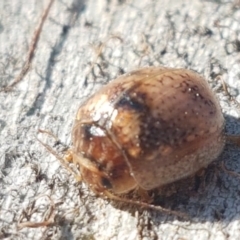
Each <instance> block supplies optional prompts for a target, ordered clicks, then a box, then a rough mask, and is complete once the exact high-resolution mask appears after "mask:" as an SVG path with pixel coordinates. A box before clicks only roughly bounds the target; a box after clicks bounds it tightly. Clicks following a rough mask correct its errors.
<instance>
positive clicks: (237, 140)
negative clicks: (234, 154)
mask: <svg viewBox="0 0 240 240" xmlns="http://www.w3.org/2000/svg"><path fill="white" fill-rule="evenodd" d="M226 139H227V141H229V142H231V143H233V144H235V145H236V146H238V147H240V135H226Z"/></svg>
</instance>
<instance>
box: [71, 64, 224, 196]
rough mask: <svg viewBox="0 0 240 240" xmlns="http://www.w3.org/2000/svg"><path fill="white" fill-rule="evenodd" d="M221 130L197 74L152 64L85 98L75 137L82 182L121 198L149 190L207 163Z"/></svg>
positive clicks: (217, 110)
mask: <svg viewBox="0 0 240 240" xmlns="http://www.w3.org/2000/svg"><path fill="white" fill-rule="evenodd" d="M223 129H224V118H223V115H222V113H221V109H220V106H219V103H218V101H217V99H216V97H215V95H214V94H213V93H212V91H211V89H210V88H209V86H208V84H207V82H206V81H205V80H204V79H203V78H202V77H200V76H199V75H198V74H196V73H194V72H192V71H189V70H185V69H170V68H157V67H149V68H143V69H140V70H138V71H134V72H132V73H129V74H126V75H123V76H121V77H119V78H117V79H116V80H113V81H112V82H110V83H109V84H108V85H106V86H104V87H103V88H102V89H101V90H100V91H98V92H97V93H96V94H95V95H94V96H92V97H91V98H90V99H89V100H87V101H86V102H85V103H84V104H83V105H82V106H81V107H80V108H79V111H78V113H77V120H76V122H75V125H74V128H73V134H72V138H73V144H74V152H75V158H77V159H78V161H77V162H78V163H79V165H80V170H81V173H82V175H83V179H84V180H85V181H86V182H88V183H89V184H91V185H92V187H93V188H94V190H95V191H103V190H104V189H106V188H107V189H111V190H112V191H113V192H115V193H122V192H127V191H129V190H131V189H133V188H135V187H136V186H140V187H141V188H144V189H146V190H150V189H153V188H156V187H159V186H162V185H165V184H167V183H171V182H173V181H176V180H178V179H181V178H183V177H186V176H189V175H192V174H193V173H195V172H197V171H198V170H199V169H201V168H202V167H205V166H207V165H208V164H209V163H210V162H212V161H213V160H214V159H216V158H217V157H218V155H219V154H220V153H221V151H222V149H223V146H224V133H223ZM81 158H86V159H89V163H88V164H81ZM82 162H84V161H83V160H82Z"/></svg>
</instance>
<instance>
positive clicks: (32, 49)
mask: <svg viewBox="0 0 240 240" xmlns="http://www.w3.org/2000/svg"><path fill="white" fill-rule="evenodd" d="M53 2H54V0H50V1H49V3H48V6H47V7H46V9H45V10H44V12H43V14H42V17H41V20H40V24H39V26H38V27H37V28H36V30H35V32H34V34H33V38H32V41H31V44H30V47H29V50H28V54H27V60H26V62H25V64H24V65H23V68H22V70H21V72H20V73H19V74H18V75H17V77H16V78H15V79H14V81H13V82H12V83H11V84H10V85H9V86H6V87H4V88H2V89H0V92H9V91H12V89H13V88H14V87H15V86H16V85H17V84H18V83H19V82H21V81H22V79H23V78H24V76H25V75H26V74H27V72H28V70H29V68H30V66H31V63H32V60H33V57H34V54H35V51H36V48H37V44H38V41H39V37H40V34H41V32H42V28H43V25H44V22H45V20H46V18H47V16H48V13H49V11H50V8H51V6H52V4H53Z"/></svg>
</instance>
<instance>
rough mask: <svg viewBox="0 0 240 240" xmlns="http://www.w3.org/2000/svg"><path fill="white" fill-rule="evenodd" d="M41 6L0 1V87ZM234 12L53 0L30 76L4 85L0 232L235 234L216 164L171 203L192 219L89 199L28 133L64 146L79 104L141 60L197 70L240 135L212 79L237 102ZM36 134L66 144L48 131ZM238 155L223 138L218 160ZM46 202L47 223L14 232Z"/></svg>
mask: <svg viewBox="0 0 240 240" xmlns="http://www.w3.org/2000/svg"><path fill="white" fill-rule="evenodd" d="M46 5H47V1H43V2H42V1H37V0H33V1H19V0H12V1H0V86H1V87H2V86H4V85H6V84H9V83H11V82H12V81H13V79H14V77H15V76H16V75H17V74H18V73H19V71H20V69H21V67H22V66H23V63H24V60H25V58H26V54H27V51H28V46H29V44H30V41H31V38H32V34H33V32H34V29H35V28H36V26H37V23H38V22H39V17H40V15H41V13H42V11H43V9H44V7H45V6H46ZM239 19H240V9H239V3H238V2H237V1H235V2H233V1H198V0H194V1H174V0H168V1H167V0H166V1H165V0H159V1H147V0H145V1H135V0H128V1H127V0H126V1H120V0H118V1H117V0H112V1H104V0H98V1H94V0H89V1H84V0H71V1H67V0H61V1H60V0H58V1H57V0H56V1H55V3H54V4H53V6H52V9H51V11H50V14H49V18H48V19H47V21H46V23H45V25H44V28H43V31H42V33H41V38H40V41H39V44H38V46H37V51H36V54H35V58H34V60H33V63H32V67H31V69H30V71H29V73H28V74H27V76H26V77H25V78H24V79H23V81H22V82H21V83H20V84H18V85H17V86H16V87H15V88H14V91H12V92H10V93H3V92H1V93H0V239H1V238H6V239H121V240H122V239H141V238H142V239H238V237H239V236H240V223H239V214H240V210H239V200H240V195H239V191H240V189H239V178H237V177H233V176H232V175H230V174H226V172H223V171H216V172H215V173H212V176H214V177H213V178H212V179H214V180H213V181H210V182H209V181H208V182H207V184H206V185H207V187H206V188H205V190H204V191H203V192H201V193H198V194H195V195H189V196H188V198H187V199H184V201H182V199H180V198H179V201H178V199H175V203H178V204H177V205H174V206H172V207H173V209H177V210H181V211H186V212H187V213H188V214H189V215H191V216H193V218H192V220H191V221H184V220H181V219H178V218H176V217H169V216H167V215H164V214H162V213H159V212H155V211H150V210H141V209H139V208H136V207H134V206H125V207H123V208H121V207H118V206H116V204H111V203H110V202H109V201H106V200H104V199H101V198H97V197H95V196H94V194H93V193H91V192H90V191H89V189H88V188H87V187H86V186H85V185H84V184H77V183H76V181H75V180H74V178H73V176H72V175H71V174H70V173H68V172H67V171H66V170H65V169H64V168H63V167H62V165H61V164H60V162H59V161H58V160H57V159H56V158H55V157H54V156H53V155H52V154H50V153H49V152H47V151H46V149H45V148H44V147H43V146H42V145H41V144H40V143H39V142H38V141H37V140H36V138H35V137H36V136H37V135H38V134H37V130H38V129H39V128H41V129H46V130H49V131H51V132H53V133H54V134H56V135H57V136H58V138H59V139H60V140H61V141H62V143H64V144H66V146H71V136H70V132H71V126H72V124H73V120H74V116H75V113H76V111H77V109H78V107H79V105H80V103H81V102H82V101H83V100H84V99H86V98H87V97H89V96H90V95H91V94H92V93H93V92H95V91H96V89H98V88H99V87H100V86H101V85H102V84H105V83H106V82H108V81H110V80H111V79H113V78H115V77H116V76H118V75H119V74H120V73H122V72H128V71H130V70H133V69H136V68H138V67H141V66H149V65H154V66H159V65H164V66H169V67H184V68H189V69H193V70H195V71H197V72H199V73H200V74H202V75H204V76H205V77H206V78H207V79H208V81H209V82H210V84H211V86H212V88H213V90H214V91H215V92H216V93H217V95H218V97H219V99H220V102H221V106H222V108H223V112H224V114H225V115H226V120H227V121H226V131H227V132H229V133H235V134H237V133H240V125H239V122H238V120H237V118H238V117H239V109H238V106H237V105H236V104H234V103H233V102H232V101H230V100H229V98H228V97H227V96H226V95H225V94H224V92H223V90H222V86H221V82H220V81H219V80H217V78H216V77H217V76H221V77H222V79H224V80H225V81H226V82H227V83H228V84H229V86H230V88H229V90H230V92H231V94H232V95H233V96H235V97H236V99H237V100H238V101H240V96H239V90H240V81H239V76H240V68H239V60H240V54H239V51H240V47H239V45H240V43H239V41H240V25H239ZM101 43H104V45H103V48H102V51H101V54H100V55H99V56H98V51H99V47H100V46H101ZM97 56H98V57H97ZM92 63H95V64H94V65H93V67H92V68H91V66H92ZM38 137H39V138H40V139H41V140H42V141H44V142H47V143H49V144H50V145H51V146H52V147H53V148H54V149H55V150H56V151H58V152H61V150H63V146H62V145H59V144H56V143H55V141H54V139H52V138H51V137H49V136H48V135H44V134H41V135H38ZM239 157H240V155H239V149H237V148H235V147H233V146H231V145H227V146H226V149H225V151H224V153H223V154H222V155H221V157H220V159H219V160H218V161H221V160H224V161H225V164H226V166H227V167H228V168H229V169H232V170H234V171H235V172H240V163H239ZM51 204H53V205H54V206H55V208H54V211H53V214H54V215H53V216H54V221H53V225H52V226H49V227H39V228H23V229H21V230H20V229H18V223H19V222H24V221H31V222H34V221H43V219H44V217H46V218H47V216H48V215H49V209H50V208H51Z"/></svg>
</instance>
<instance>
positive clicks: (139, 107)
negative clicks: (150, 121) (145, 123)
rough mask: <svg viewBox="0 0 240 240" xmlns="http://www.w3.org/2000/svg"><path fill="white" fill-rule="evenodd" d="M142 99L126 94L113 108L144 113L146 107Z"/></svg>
mask: <svg viewBox="0 0 240 240" xmlns="http://www.w3.org/2000/svg"><path fill="white" fill-rule="evenodd" d="M143 100H144V99H142V96H136V97H135V98H133V97H132V96H130V95H128V94H124V95H123V96H122V97H121V98H120V99H119V100H118V102H116V104H115V107H116V109H117V108H123V109H126V110H135V111H137V112H143V111H145V108H146V105H145V103H144V101H143Z"/></svg>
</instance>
